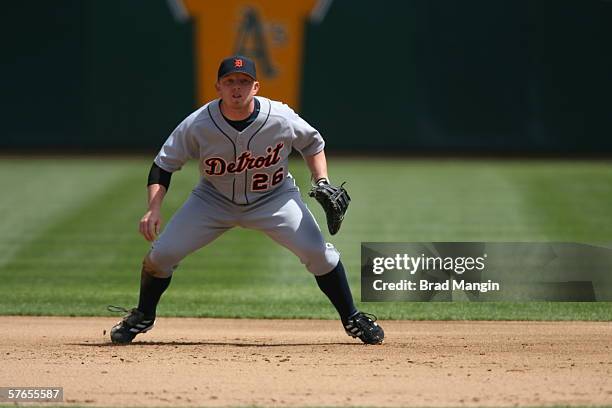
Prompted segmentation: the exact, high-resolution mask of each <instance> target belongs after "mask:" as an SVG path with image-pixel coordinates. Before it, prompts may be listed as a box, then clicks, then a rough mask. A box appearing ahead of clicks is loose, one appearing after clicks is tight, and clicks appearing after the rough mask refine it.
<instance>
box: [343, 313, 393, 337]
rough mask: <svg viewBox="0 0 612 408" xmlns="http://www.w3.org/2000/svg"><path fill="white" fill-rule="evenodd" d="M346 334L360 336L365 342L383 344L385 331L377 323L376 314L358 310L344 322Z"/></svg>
mask: <svg viewBox="0 0 612 408" xmlns="http://www.w3.org/2000/svg"><path fill="white" fill-rule="evenodd" d="M344 330H346V334H348V335H349V336H351V337H355V338H357V337H358V338H359V339H360V340H361V341H363V342H364V343H365V344H382V342H383V340H384V339H385V331H384V330H383V329H382V327H380V326H379V325H378V323H376V316H374V315H373V314H369V313H363V312H357V313H355V314H354V315H353V316H351V317H349V318H348V319H347V321H346V323H345V324H344Z"/></svg>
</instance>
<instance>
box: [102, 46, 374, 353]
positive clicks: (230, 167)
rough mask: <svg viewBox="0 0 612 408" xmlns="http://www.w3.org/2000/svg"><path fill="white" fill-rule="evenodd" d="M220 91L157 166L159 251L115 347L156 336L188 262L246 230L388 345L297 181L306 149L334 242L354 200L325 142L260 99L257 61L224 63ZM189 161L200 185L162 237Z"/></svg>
mask: <svg viewBox="0 0 612 408" xmlns="http://www.w3.org/2000/svg"><path fill="white" fill-rule="evenodd" d="M215 87H216V90H217V94H218V96H219V97H218V99H215V100H213V101H210V102H209V103H207V104H205V105H204V106H202V107H200V108H199V109H197V110H196V111H195V112H193V113H192V114H191V115H189V116H188V117H187V118H186V119H185V120H183V121H182V122H181V123H180V124H179V125H178V127H177V128H176V129H175V130H174V131H173V132H172V134H170V136H169V137H168V139H167V140H166V142H165V143H164V145H163V146H162V148H161V150H160V152H159V154H158V155H157V157H155V160H154V162H153V165H152V167H151V170H150V173H149V179H148V195H149V209H148V211H147V212H146V213H145V215H144V216H143V217H142V219H141V221H140V233H141V234H142V235H143V236H144V237H145V238H146V239H147V240H148V241H152V242H153V244H152V246H151V249H150V251H149V252H148V254H147V255H146V256H145V258H144V261H143V267H142V273H141V281H140V298H139V302H138V306H137V307H136V308H134V309H132V310H129V311H128V310H125V309H124V310H125V311H126V312H128V313H127V315H126V316H125V317H124V318H123V320H122V321H120V322H119V323H117V324H116V325H115V326H114V327H113V328H112V329H111V334H110V336H111V340H112V342H113V343H130V342H131V341H132V340H133V339H134V337H135V336H136V335H137V334H139V333H144V332H146V331H148V330H150V329H151V328H152V327H153V324H154V322H155V314H156V307H157V304H158V302H159V300H160V297H161V295H162V293H163V292H164V291H165V290H166V288H167V287H168V285H169V284H170V280H171V279H172V274H173V272H174V270H175V269H176V267H177V266H178V264H179V262H180V261H181V260H182V259H183V258H185V257H186V256H187V255H188V254H190V253H192V252H194V251H196V250H197V249H199V248H202V247H204V246H206V245H207V244H208V243H210V242H212V241H213V240H214V239H215V238H217V237H219V236H220V235H221V234H223V233H224V232H225V231H227V230H229V229H231V228H233V227H236V226H239V227H243V228H251V229H255V230H259V231H262V232H263V233H265V234H267V235H268V236H269V237H270V238H272V239H273V240H274V241H276V242H277V243H279V244H280V245H283V246H284V247H286V248H288V249H289V250H290V251H292V252H293V253H294V254H295V255H297V256H298V257H299V258H300V261H301V262H302V263H303V264H304V265H305V266H306V269H307V270H308V271H309V272H310V273H312V274H313V275H314V277H315V279H316V281H317V284H318V286H319V288H320V289H321V291H323V293H324V294H325V295H326V296H327V297H328V298H329V300H330V301H331V303H332V304H333V306H334V307H335V308H336V310H337V311H338V314H339V315H340V319H341V321H342V324H343V326H344V329H345V331H346V333H347V334H348V335H349V336H352V337H355V338H359V339H361V341H363V342H364V343H366V344H380V343H382V342H383V339H384V331H383V329H382V328H381V327H380V326H379V325H378V324H377V323H376V317H375V316H373V315H369V314H366V313H363V312H360V311H358V310H357V309H356V308H355V305H354V304H353V298H352V294H351V291H350V288H349V285H348V282H347V279H346V274H345V271H344V267H343V266H342V262H341V261H340V255H339V253H338V251H337V250H336V249H335V248H334V246H333V245H332V244H329V243H326V242H325V240H324V239H323V236H322V234H321V230H320V229H319V227H318V225H317V223H316V221H315V220H314V218H313V216H312V214H311V213H310V211H309V210H308V208H307V207H306V205H305V204H304V202H303V201H302V198H301V196H300V192H299V190H298V187H297V186H296V184H295V180H294V179H293V177H292V176H291V174H290V173H289V172H288V168H287V165H288V158H289V154H290V153H291V151H292V150H293V149H297V150H298V151H299V152H300V153H301V155H302V156H303V158H304V160H305V162H306V164H307V165H308V167H309V169H310V171H311V173H312V180H314V181H315V185H314V187H313V190H312V191H311V195H312V196H314V197H315V198H316V199H317V200H318V201H320V202H321V203H322V205H323V206H324V209H325V211H326V215H327V217H328V226H329V227H330V232H332V233H335V232H337V229H338V228H339V225H340V222H341V221H342V218H343V215H344V211H346V206H347V205H348V200H349V197H348V194H346V190H344V189H343V188H342V186H340V187H335V186H333V185H331V184H330V183H329V181H328V180H329V179H328V175H327V163H326V159H325V153H324V151H323V148H324V145H325V143H324V141H323V138H322V137H321V135H320V134H319V132H318V131H317V130H316V129H314V128H313V127H312V126H310V125H309V124H308V123H307V122H306V121H304V120H303V119H302V118H300V117H299V116H298V115H297V114H296V113H295V112H294V111H293V110H292V109H291V108H290V107H288V106H287V105H285V104H283V103H281V102H277V101H273V100H270V99H267V98H264V97H260V96H256V95H257V93H258V91H259V87H260V84H259V82H258V81H257V75H256V69H255V63H254V62H253V61H252V60H251V59H249V58H246V57H243V56H233V57H229V58H226V59H224V60H223V61H222V62H221V64H220V66H219V70H218V75H217V82H216V84H215ZM189 159H195V160H198V163H199V168H200V174H201V179H200V182H199V183H198V184H197V186H196V187H195V189H194V190H193V191H192V192H191V194H190V195H189V197H188V198H187V200H186V201H185V203H184V204H183V206H182V207H181V208H180V209H179V210H178V211H177V212H176V213H175V214H174V216H173V217H172V219H171V220H170V222H169V223H168V224H167V225H166V227H165V228H164V229H163V231H162V233H161V234H160V235H159V236H158V233H159V230H160V227H161V218H160V209H161V205H162V201H163V199H164V196H165V194H166V192H167V191H168V188H169V186H170V179H171V176H172V173H173V172H175V171H178V170H180V169H181V167H182V166H183V165H184V164H185V162H187V161H188V160H189ZM322 197H323V198H322ZM338 197H340V198H338ZM326 200H327V201H326ZM338 202H339V203H340V207H341V208H340V209H339V210H338V208H337V207H338V204H337V203H338ZM334 212H336V218H335V220H330V216H333V213H334ZM338 212H339V214H338ZM332 218H333V217H332ZM332 224H335V226H334V225H332ZM156 238H157V239H156Z"/></svg>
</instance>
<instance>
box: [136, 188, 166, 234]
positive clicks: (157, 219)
mask: <svg viewBox="0 0 612 408" xmlns="http://www.w3.org/2000/svg"><path fill="white" fill-rule="evenodd" d="M148 190H149V209H148V210H147V212H146V213H145V214H144V215H143V216H142V218H141V219H140V225H139V231H140V233H141V234H142V236H143V237H145V239H146V240H147V241H153V240H155V237H156V236H157V235H158V234H159V230H160V228H161V224H162V219H161V205H162V201H163V200H164V196H165V195H166V187H164V186H162V185H161V184H151V185H149V187H148Z"/></svg>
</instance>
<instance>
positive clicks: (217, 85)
mask: <svg viewBox="0 0 612 408" xmlns="http://www.w3.org/2000/svg"><path fill="white" fill-rule="evenodd" d="M215 90H216V91H217V95H219V96H220V95H221V86H219V81H217V82H215Z"/></svg>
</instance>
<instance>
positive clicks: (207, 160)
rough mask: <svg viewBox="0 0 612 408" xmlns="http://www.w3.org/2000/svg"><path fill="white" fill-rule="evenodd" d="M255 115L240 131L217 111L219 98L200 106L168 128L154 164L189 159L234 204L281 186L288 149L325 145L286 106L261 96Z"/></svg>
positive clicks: (169, 165) (307, 152)
mask: <svg viewBox="0 0 612 408" xmlns="http://www.w3.org/2000/svg"><path fill="white" fill-rule="evenodd" d="M256 98H258V100H259V102H260V106H261V108H260V112H259V115H258V116H257V119H256V120H255V121H254V122H253V123H251V124H250V125H249V126H248V127H247V128H246V129H244V130H243V131H242V132H238V131H237V130H236V129H234V128H233V127H232V126H231V125H229V124H228V123H227V121H226V120H225V119H224V118H223V115H222V114H221V109H220V107H219V100H218V99H216V100H214V101H212V102H209V103H208V104H206V105H204V106H202V107H201V108H200V109H198V110H196V111H195V112H193V113H192V114H191V115H189V116H188V117H187V118H186V119H185V120H184V121H183V122H182V123H181V124H180V125H179V126H178V127H177V128H176V129H175V130H174V132H172V134H171V135H170V137H169V138H168V140H167V141H166V143H165V144H164V146H163V147H162V149H161V151H160V152H159V154H158V155H157V157H156V158H155V163H156V164H157V165H158V166H159V167H161V168H162V169H164V170H166V171H169V172H174V171H177V170H179V169H180V168H181V167H182V166H183V164H184V163H185V162H186V161H187V160H189V159H197V160H199V165H200V173H201V175H202V177H203V179H204V180H206V181H208V182H210V183H211V184H212V185H213V186H214V187H215V189H216V190H217V191H219V192H220V193H221V194H223V195H224V196H225V197H226V198H227V199H229V200H231V201H232V202H233V203H235V204H252V203H254V202H255V201H257V200H258V199H260V198H261V197H263V196H265V195H266V194H269V193H270V191H272V190H274V189H275V188H277V187H278V186H280V184H281V182H282V181H283V180H285V178H286V177H287V174H288V170H287V165H288V158H289V154H290V153H291V151H292V149H294V148H295V149H296V150H298V151H299V152H300V153H301V154H302V155H303V156H312V155H314V154H316V153H318V152H320V151H321V150H323V148H324V147H325V143H324V141H323V138H322V137H321V135H320V134H319V132H318V131H317V130H316V129H314V128H313V127H312V126H310V125H309V124H308V123H307V122H306V121H305V120H303V119H302V118H300V117H299V116H298V115H297V114H296V113H295V112H294V111H293V110H292V109H291V108H290V107H288V106H287V105H285V104H283V103H281V102H276V101H272V100H270V99H267V98H263V97H256Z"/></svg>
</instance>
